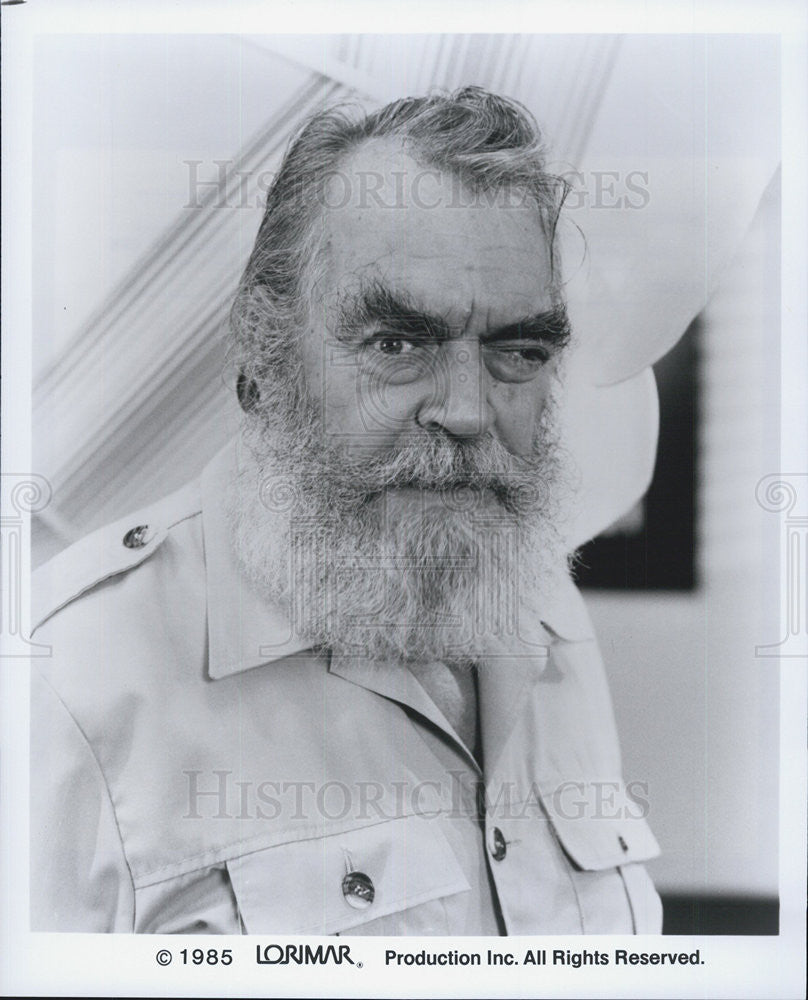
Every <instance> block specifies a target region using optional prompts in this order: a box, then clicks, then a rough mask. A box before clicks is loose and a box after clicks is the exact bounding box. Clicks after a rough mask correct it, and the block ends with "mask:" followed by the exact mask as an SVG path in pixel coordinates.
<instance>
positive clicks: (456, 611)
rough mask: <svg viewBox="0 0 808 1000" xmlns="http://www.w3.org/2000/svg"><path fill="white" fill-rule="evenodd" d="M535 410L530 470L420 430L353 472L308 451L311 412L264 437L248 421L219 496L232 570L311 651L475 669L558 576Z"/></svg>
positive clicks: (325, 449) (555, 493)
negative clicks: (240, 463)
mask: <svg viewBox="0 0 808 1000" xmlns="http://www.w3.org/2000/svg"><path fill="white" fill-rule="evenodd" d="M275 402H276V404H277V403H282V401H281V400H276V401H275ZM548 407H549V409H548V411H547V413H546V415H545V417H544V418H543V420H542V426H541V427H540V428H539V430H538V432H537V447H536V452H537V458H536V459H535V460H534V461H533V462H532V463H531V465H530V468H529V469H528V468H527V466H526V464H524V463H522V461H521V460H519V459H515V458H513V456H509V455H507V453H506V452H505V451H504V449H503V448H502V446H501V445H499V444H498V443H497V442H495V441H494V440H493V439H487V440H486V441H484V442H482V443H478V444H474V445H469V446H466V445H463V448H466V447H467V448H468V451H469V452H471V453H472V457H471V458H469V459H468V460H467V459H462V460H461V458H460V457H459V456H458V453H457V449H458V447H459V446H457V445H454V444H452V445H451V446H450V444H449V443H447V442H446V441H445V440H436V438H435V434H434V433H433V432H426V431H425V432H424V434H423V435H422V436H421V440H416V441H414V442H411V444H410V445H409V446H408V445H406V444H405V445H404V446H403V447H402V449H401V451H400V452H398V453H397V454H396V455H395V456H393V457H390V456H387V457H386V460H385V461H379V460H368V461H367V462H365V463H362V465H361V466H360V465H359V464H358V460H356V459H353V460H351V459H349V458H348V457H347V456H346V455H345V454H344V453H343V452H341V451H339V450H338V449H335V448H333V447H330V446H328V445H324V444H323V443H322V435H321V430H320V428H319V427H318V426H317V423H316V418H314V417H313V416H311V415H309V417H308V418H301V417H299V416H298V415H296V414H290V413H289V412H288V410H287V411H285V412H284V411H283V409H281V411H280V412H281V413H282V414H283V416H281V417H280V418H278V417H277V414H278V412H279V411H278V410H277V409H275V413H276V418H275V419H274V420H273V423H272V424H271V425H270V423H269V422H268V420H267V419H266V416H263V417H262V416H259V415H258V414H253V415H251V416H250V417H248V419H247V424H246V427H245V429H244V439H245V443H246V444H247V447H248V450H249V451H250V452H251V454H252V461H250V462H249V464H248V465H247V467H246V468H245V469H244V470H243V471H242V473H241V475H240V476H239V478H238V479H237V480H236V481H234V482H233V483H232V484H231V485H230V489H229V492H228V497H227V508H228V515H229V521H230V524H231V529H232V532H233V540H234V544H235V547H236V552H237V554H238V558H239V561H240V563H241V566H242V568H243V570H244V572H245V573H246V575H247V577H248V578H249V579H250V580H251V581H252V583H253V584H254V586H256V588H257V589H258V590H259V592H260V593H261V594H263V595H264V596H265V597H266V598H268V599H269V600H271V601H272V602H273V603H280V604H282V605H284V606H285V607H286V609H287V610H288V613H289V615H290V619H291V622H292V626H293V629H294V631H295V633H296V634H297V635H299V636H302V637H304V638H305V639H306V640H308V641H310V642H311V645H312V646H313V647H320V648H325V649H330V650H332V651H333V652H335V653H338V654H342V655H345V654H347V655H358V656H361V657H363V658H364V657H366V658H369V659H371V660H374V661H380V662H381V661H413V662H422V663H423V662H431V661H436V660H440V661H443V662H446V663H450V664H460V663H469V662H474V663H480V662H482V661H484V660H485V657H486V654H487V653H488V652H489V651H490V649H491V648H492V645H494V646H496V647H497V648H501V643H502V641H503V639H505V640H507V637H508V636H509V635H514V634H515V633H516V631H517V622H518V620H519V617H520V616H521V615H524V614H526V613H527V614H537V602H538V600H540V598H541V596H542V594H543V593H546V592H547V590H548V589H549V588H550V587H551V586H552V581H553V579H554V578H555V577H556V575H557V573H558V572H559V570H560V569H563V568H564V567H565V565H566V560H565V556H566V553H565V552H564V547H563V542H562V540H561V538H560V535H559V533H558V532H557V531H556V530H555V528H554V527H553V524H554V522H555V520H556V518H557V515H558V508H559V505H560V502H561V499H562V496H563V493H564V492H565V490H564V487H563V482H564V477H563V476H562V475H561V474H560V465H561V463H560V460H559V449H558V447H557V445H556V443H555V440H554V437H553V433H552V419H551V417H552V414H553V413H554V408H553V407H552V406H551V405H550V404H548ZM262 409H264V407H262ZM284 417H285V418H286V419H284ZM374 462H375V463H376V465H375V467H374ZM503 463H505V464H504V465H503ZM410 483H416V484H420V485H417V486H416V487H415V488H413V487H411V486H410V485H409V484H410ZM382 484H389V485H387V486H384V485H382ZM424 484H426V485H424Z"/></svg>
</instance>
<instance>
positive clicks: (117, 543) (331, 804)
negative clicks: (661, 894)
mask: <svg viewBox="0 0 808 1000" xmlns="http://www.w3.org/2000/svg"><path fill="white" fill-rule="evenodd" d="M563 196H564V185H563V183H562V182H561V181H560V180H559V179H558V178H555V177H553V176H551V175H550V174H548V173H547V172H546V170H545V166H544V161H543V154H542V151H541V144H540V135H539V133H538V129H537V127H536V125H535V123H534V122H533V120H532V119H531V118H530V116H529V115H528V114H527V113H526V111H525V110H524V109H523V108H522V107H521V106H519V105H516V104H515V103H513V102H511V101H508V100H505V99H503V98H500V97H496V96H494V95H492V94H488V93H486V92H484V91H482V90H479V89H476V88H467V89H465V90H463V91H459V92H457V93H456V94H454V95H452V96H448V97H447V96H433V97H429V98H419V99H407V100H403V101H399V102H396V103H394V104H392V105H390V106H388V107H385V108H383V109H382V110H380V111H378V112H376V113H373V114H371V115H370V116H367V117H363V118H359V119H357V118H354V117H351V115H350V114H349V113H348V112H345V111H343V110H339V109H337V110H331V111H325V112H323V113H322V114H320V115H318V116H317V117H315V118H314V119H313V120H312V121H310V122H308V123H307V124H306V125H305V126H304V127H303V129H302V130H301V131H300V132H299V134H298V135H297V137H296V138H295V140H294V141H293V143H292V144H291V146H290V148H289V151H288V153H287V155H286V158H285V160H284V163H283V165H282V167H281V170H280V172H279V174H278V176H277V177H276V179H275V182H274V185H273V187H272V188H271V190H270V192H269V195H268V200H267V207H266V212H265V215H264V219H263V223H262V225H261V229H260V231H259V234H258V238H257V241H256V244H255V248H254V251H253V253H252V256H251V258H250V261H249V263H248V265H247V268H246V271H245V274H244V277H243V279H242V282H241V285H240V288H239V291H238V294H237V297H236V301H235V304H234V307H233V311H232V331H233V353H234V356H235V359H236V362H237V366H238V371H239V376H238V391H239V398H240V401H241V404H242V408H243V409H244V413H245V416H244V427H243V433H242V434H241V436H240V438H239V441H238V442H236V443H234V445H233V446H232V447H230V448H228V449H227V450H226V451H225V452H223V453H222V454H220V455H219V456H217V457H216V458H215V459H214V461H213V462H212V463H211V464H210V465H209V466H208V467H207V468H206V470H205V471H204V472H203V474H202V476H201V478H200V480H199V481H198V482H197V483H194V484H192V485H190V486H188V487H186V488H185V489H183V490H181V491H179V492H178V493H176V494H175V495H173V496H172V497H169V498H168V499H167V500H165V501H163V502H162V503H160V504H157V505H156V506H155V507H153V508H151V509H149V510H148V511H146V512H141V513H139V514H137V515H135V516H133V517H130V518H127V519H126V521H123V522H120V523H119V524H116V525H113V526H111V527H109V528H105V529H102V530H101V531H100V532H97V533H96V534H95V535H93V536H90V537H89V538H87V539H85V540H84V541H82V542H79V543H78V544H77V545H76V546H74V547H73V548H71V549H69V550H68V551H67V552H66V553H64V554H62V555H61V556H59V557H58V558H57V559H56V560H54V561H53V562H52V563H50V564H49V565H48V566H46V567H45V568H44V569H43V570H42V571H41V573H40V579H39V581H38V584H37V586H38V588H39V592H40V594H42V595H44V597H41V606H42V612H41V613H40V614H39V620H40V621H41V623H42V624H41V627H40V628H39V630H38V631H37V632H36V637H37V640H38V641H42V642H48V643H50V644H51V646H52V648H53V654H54V655H53V658H52V659H51V660H50V661H48V662H47V664H46V666H45V669H44V671H43V674H42V676H41V677H40V676H38V677H37V678H36V679H35V682H34V716H33V725H32V731H33V740H34V747H33V751H34V765H33V771H32V775H33V777H32V783H33V785H34V811H33V815H32V837H33V839H34V855H33V865H32V880H33V884H32V902H33V906H32V910H33V924H34V927H35V929H52V930H53V929H55V930H88V931H137V932H178V933H187V932H207V933H215V932H218V933H242V932H247V933H263V932H273V933H315V934H316V933H322V934H333V933H340V934H344V933H353V934H485V935H494V934H535V933H554V934H555V933H631V932H658V931H659V930H660V924H661V913H660V907H659V900H658V897H657V895H656V893H655V892H654V889H653V887H652V885H651V883H650V880H649V879H648V876H647V875H646V873H645V870H644V868H643V867H642V865H641V862H642V861H644V860H646V859H648V858H650V857H653V856H654V855H655V854H656V853H657V850H658V848H657V846H656V843H655V841H654V838H653V836H652V835H651V833H650V831H649V829H648V827H647V826H646V823H645V820H644V818H643V814H644V811H645V806H646V803H645V802H644V801H643V800H642V799H641V798H636V797H635V798H632V797H631V796H630V795H628V794H627V790H626V788H625V786H624V784H623V782H622V778H621V774H620V761H619V751H618V747H617V740H616V735H615V731H614V724H613V720H612V712H611V707H610V703H609V697H608V692H607V688H606V683H605V679H604V673H603V667H602V664H601V661H600V658H599V655H598V651H597V646H596V643H595V639H594V637H593V635H592V630H591V626H590V623H589V621H588V618H587V615H586V612H585V609H584V607H583V604H582V601H581V598H580V596H579V594H578V593H577V591H576V589H575V587H574V585H573V584H572V582H571V580H570V577H569V574H568V570H567V562H568V557H569V555H570V547H571V542H570V534H569V532H568V531H567V530H566V529H565V524H566V521H567V517H568V513H569V511H570V510H572V509H573V508H574V507H575V503H576V491H577V489H578V486H579V470H577V469H576V468H575V467H574V463H573V462H572V461H571V459H570V456H568V454H567V453H566V450H565V448H564V447H563V444H562V439H561V434H560V431H559V428H560V426H561V414H560V410H561V409H562V404H561V402H560V401H561V399H562V393H561V387H562V385H563V382H564V373H565V364H566V361H565V359H566V355H567V352H568V350H569V349H570V348H569V346H568V345H569V344H570V341H571V332H570V329H569V323H568V320H567V314H566V309H565V303H564V297H563V293H562V277H561V262H560V259H559V252H558V248H557V246H556V228H557V224H558V220H559V213H560V211H561V207H562V203H563ZM572 339H573V340H574V338H572Z"/></svg>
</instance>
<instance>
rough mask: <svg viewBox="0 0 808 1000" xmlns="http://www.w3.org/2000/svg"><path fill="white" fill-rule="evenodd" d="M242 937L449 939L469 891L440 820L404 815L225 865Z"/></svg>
mask: <svg viewBox="0 0 808 1000" xmlns="http://www.w3.org/2000/svg"><path fill="white" fill-rule="evenodd" d="M227 871H228V874H229V877H230V880H231V883H232V886H233V891H234V893H235V897H236V901H237V904H238V909H239V914H240V917H241V921H242V924H243V926H244V931H245V933H247V934H338V933H343V932H345V931H351V930H353V933H358V934H425V935H426V934H448V933H449V927H448V923H447V916H446V908H445V906H444V904H443V900H444V899H445V898H446V897H447V896H451V895H454V894H456V893H460V892H466V891H468V890H469V889H470V885H469V882H468V879H467V878H466V876H465V874H464V872H463V870H462V868H461V866H460V864H459V862H458V861H457V858H456V857H455V855H454V853H453V851H452V849H451V847H450V845H449V843H448V841H447V839H446V836H445V834H444V833H443V831H442V830H441V825H440V820H439V819H437V818H431V819H427V818H424V817H421V816H405V817H402V818H399V819H395V820H387V821H385V822H381V823H377V824H374V825H372V826H367V827H362V828H361V829H355V830H350V831H348V832H344V833H338V834H331V835H325V836H322V837H313V838H311V839H305V840H296V841H293V842H289V843H285V844H279V845H277V846H273V847H269V848H265V849H263V850H260V851H255V852H253V853H250V854H246V855H243V856H241V857H238V858H235V859H233V860H230V861H228V862H227Z"/></svg>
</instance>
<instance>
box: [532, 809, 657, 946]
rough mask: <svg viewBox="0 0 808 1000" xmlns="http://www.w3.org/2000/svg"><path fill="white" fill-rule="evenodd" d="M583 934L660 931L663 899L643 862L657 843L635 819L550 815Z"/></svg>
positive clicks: (650, 932) (654, 852)
mask: <svg viewBox="0 0 808 1000" xmlns="http://www.w3.org/2000/svg"><path fill="white" fill-rule="evenodd" d="M551 827H552V829H553V832H554V833H555V836H556V838H557V841H558V844H559V847H560V849H561V851H562V852H563V854H564V856H565V858H566V859H567V861H568V863H569V869H570V878H571V880H572V885H573V889H574V891H575V895H576V901H577V905H578V908H579V913H580V919H581V926H582V931H583V933H585V934H615V933H626V934H660V933H661V932H662V904H661V902H660V899H659V896H658V894H657V892H656V890H655V888H654V885H653V883H652V881H651V879H650V878H649V876H648V873H647V872H646V870H645V868H644V866H643V862H645V861H649V860H651V859H652V858H655V857H656V856H657V855H658V854H659V853H660V852H659V845H658V844H657V842H656V838H655V837H654V835H653V833H652V832H651V829H650V827H649V826H648V824H647V822H646V821H645V820H644V819H642V818H640V817H636V818H627V819H605V818H599V817H589V816H582V817H577V818H569V819H567V818H563V817H558V816H554V817H553V818H552V820H551Z"/></svg>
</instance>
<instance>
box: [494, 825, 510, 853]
mask: <svg viewBox="0 0 808 1000" xmlns="http://www.w3.org/2000/svg"><path fill="white" fill-rule="evenodd" d="M507 851H508V848H507V846H506V844H505V838H504V837H503V836H502V830H500V828H499V827H498V826H495V827H494V829H493V830H492V831H491V855H492V857H493V858H494V861H502V859H503V858H504V857H505V855H506V853H507Z"/></svg>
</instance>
